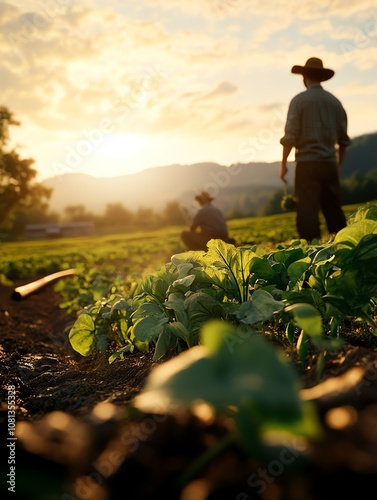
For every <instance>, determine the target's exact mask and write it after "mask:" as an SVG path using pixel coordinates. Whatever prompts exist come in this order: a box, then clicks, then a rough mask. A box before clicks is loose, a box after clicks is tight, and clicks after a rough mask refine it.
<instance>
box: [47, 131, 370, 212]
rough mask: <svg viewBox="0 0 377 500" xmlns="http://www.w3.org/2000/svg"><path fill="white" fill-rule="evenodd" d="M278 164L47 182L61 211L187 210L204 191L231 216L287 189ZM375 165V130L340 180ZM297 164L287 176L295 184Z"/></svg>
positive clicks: (175, 168) (349, 158) (201, 166)
mask: <svg viewBox="0 0 377 500" xmlns="http://www.w3.org/2000/svg"><path fill="white" fill-rule="evenodd" d="M279 168H280V162H273V163H247V164H234V165H231V166H229V167H227V166H224V165H219V164H217V163H208V162H207V163H196V164H193V165H179V164H178V165H168V166H163V167H155V168H149V169H146V170H143V171H141V172H138V173H136V174H127V175H123V176H119V177H106V178H97V177H93V176H91V175H86V174H79V173H77V174H63V175H59V176H55V177H52V178H49V179H46V180H45V181H43V184H44V185H45V186H48V187H51V188H53V193H52V197H51V200H50V209H51V210H54V211H58V212H61V211H62V210H64V208H65V207H67V206H68V205H84V206H85V207H86V209H87V210H88V211H89V212H93V213H97V214H102V213H103V212H104V210H105V208H106V205H107V204H109V203H121V204H122V205H123V206H124V207H125V208H128V209H130V210H132V211H136V210H138V209H139V208H141V207H143V208H153V209H155V210H156V211H159V210H161V209H163V208H164V207H165V206H166V204H167V203H168V202H172V201H177V202H179V203H180V204H181V206H183V207H186V209H187V210H188V211H189V210H190V209H191V210H192V209H193V203H192V200H193V199H194V196H195V195H196V194H197V193H199V192H200V191H202V190H206V191H209V192H210V193H211V194H212V195H213V196H214V197H215V198H216V200H215V202H214V204H216V205H217V206H219V207H220V208H221V209H222V210H223V211H224V213H226V214H228V213H230V212H234V211H237V210H239V211H240V212H249V213H250V212H252V211H254V212H255V214H257V213H258V209H259V208H260V207H262V206H263V205H264V204H265V203H266V202H267V201H268V200H269V198H270V197H271V194H272V192H273V191H275V190H276V189H279V188H281V189H282V188H283V184H282V182H281V180H280V178H279ZM374 168H377V133H373V134H367V135H363V136H360V137H356V138H354V139H353V141H352V145H351V146H350V148H349V150H348V152H347V155H346V157H345V160H344V164H343V167H342V171H341V176H342V178H346V177H349V176H350V175H352V174H353V173H354V172H356V171H358V172H360V173H363V174H365V173H366V172H367V171H368V170H372V169H374ZM293 177H294V164H293V163H292V162H291V164H290V168H289V174H288V181H289V184H288V185H289V186H290V189H292V187H293Z"/></svg>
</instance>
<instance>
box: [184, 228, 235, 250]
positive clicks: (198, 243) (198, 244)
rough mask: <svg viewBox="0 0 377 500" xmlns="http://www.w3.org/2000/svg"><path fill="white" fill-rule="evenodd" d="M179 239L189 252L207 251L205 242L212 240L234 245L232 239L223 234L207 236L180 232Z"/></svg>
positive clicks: (194, 232)
mask: <svg viewBox="0 0 377 500" xmlns="http://www.w3.org/2000/svg"><path fill="white" fill-rule="evenodd" d="M181 238H182V241H183V243H184V244H185V245H186V246H187V248H188V249H189V250H207V242H208V241H209V240H210V239H212V238H214V239H220V240H223V241H225V242H226V243H232V244H233V245H234V244H235V243H236V240H235V239H234V238H229V236H228V235H224V234H207V233H201V232H196V231H182V233H181Z"/></svg>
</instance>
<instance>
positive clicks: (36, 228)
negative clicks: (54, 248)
mask: <svg viewBox="0 0 377 500" xmlns="http://www.w3.org/2000/svg"><path fill="white" fill-rule="evenodd" d="M25 231H26V236H27V238H28V239H30V240H37V239H45V238H64V237H66V238H67V237H72V236H88V235H91V234H94V224H93V222H92V221H77V222H62V223H48V224H26V226H25Z"/></svg>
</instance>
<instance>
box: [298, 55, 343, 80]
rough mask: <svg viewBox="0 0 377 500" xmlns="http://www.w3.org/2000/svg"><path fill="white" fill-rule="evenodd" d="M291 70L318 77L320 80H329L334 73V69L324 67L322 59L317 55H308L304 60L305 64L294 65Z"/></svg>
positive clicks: (299, 73)
mask: <svg viewBox="0 0 377 500" xmlns="http://www.w3.org/2000/svg"><path fill="white" fill-rule="evenodd" d="M291 71H292V73H295V74H296V75H308V76H311V77H313V78H314V77H315V78H318V80H319V81H320V82H324V81H326V80H330V78H332V77H333V76H334V74H335V71H333V70H332V69H329V68H324V67H323V62H322V60H321V59H319V58H318V57H310V58H309V59H308V60H307V61H306V63H305V66H299V65H295V66H293V67H292V70H291Z"/></svg>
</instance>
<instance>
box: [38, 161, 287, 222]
mask: <svg viewBox="0 0 377 500" xmlns="http://www.w3.org/2000/svg"><path fill="white" fill-rule="evenodd" d="M279 166H280V163H279V162H275V163H250V164H235V165H231V166H229V167H226V166H223V165H218V164H217V163H197V164H193V165H169V166H164V167H156V168H149V169H146V170H143V171H141V172H138V173H136V174H128V175H124V176H119V177H106V178H96V177H93V176H90V175H86V174H63V175H60V176H56V177H52V178H50V179H47V180H45V181H43V184H44V185H45V186H47V187H51V188H53V193H52V197H51V199H50V209H51V210H56V211H62V210H63V209H64V208H65V207H66V206H68V205H78V204H80V205H84V206H85V207H86V208H87V210H88V211H90V212H94V213H99V214H100V213H103V211H104V209H105V208H106V205H107V204H109V203H122V205H123V206H124V207H126V208H128V209H130V210H132V211H135V210H137V209H138V208H141V207H143V208H147V207H148V208H153V209H155V210H156V211H158V210H160V209H162V208H164V207H165V206H166V204H167V203H168V202H171V201H178V202H179V203H181V204H182V205H183V206H187V207H188V208H189V207H190V206H192V200H193V199H194V197H195V195H196V194H198V193H199V192H200V191H203V190H206V191H209V192H210V193H211V195H212V196H214V197H215V198H216V202H215V204H217V205H218V206H219V207H220V208H222V209H223V210H225V212H228V211H230V210H232V209H234V201H235V199H237V198H239V197H240V196H241V197H242V196H243V197H244V201H245V197H246V198H247V200H248V201H247V203H248V204H249V205H250V203H251V204H254V205H255V207H257V206H260V203H261V202H262V201H265V200H267V199H268V197H269V196H270V194H271V190H275V189H276V188H278V187H283V184H282V182H281V180H280V178H279ZM290 176H291V182H293V181H292V179H293V168H291V169H290Z"/></svg>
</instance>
